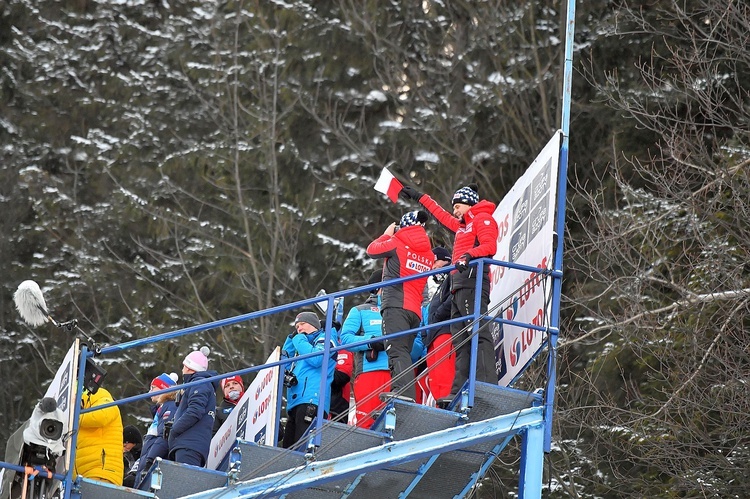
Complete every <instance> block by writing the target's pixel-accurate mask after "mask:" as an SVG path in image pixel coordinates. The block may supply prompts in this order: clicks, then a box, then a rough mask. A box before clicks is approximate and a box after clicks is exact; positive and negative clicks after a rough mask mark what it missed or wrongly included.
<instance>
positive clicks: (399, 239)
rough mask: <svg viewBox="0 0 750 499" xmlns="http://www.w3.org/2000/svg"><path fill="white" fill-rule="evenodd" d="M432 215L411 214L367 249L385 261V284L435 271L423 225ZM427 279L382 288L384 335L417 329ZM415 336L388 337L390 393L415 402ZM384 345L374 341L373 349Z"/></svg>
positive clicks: (394, 224) (415, 212)
mask: <svg viewBox="0 0 750 499" xmlns="http://www.w3.org/2000/svg"><path fill="white" fill-rule="evenodd" d="M428 218H429V216H428V215H427V213H425V212H424V211H410V212H409V213H406V214H405V215H404V216H403V217H401V221H400V222H399V224H398V226H397V225H396V223H395V222H394V223H392V224H391V225H389V226H388V228H387V229H385V232H384V233H383V235H382V236H380V237H378V238H377V239H375V240H374V241H373V242H371V243H370V245H369V246H368V247H367V254H368V255H369V256H370V257H371V258H385V263H384V264H383V282H384V283H385V281H389V280H392V279H398V278H400V277H408V276H412V275H415V274H419V273H421V272H427V271H429V270H432V263H433V259H434V256H433V254H432V245H431V244H430V238H429V237H428V236H427V232H426V231H425V229H424V224H425V222H427V220H428ZM425 284H427V277H423V278H419V279H413V280H411V281H407V282H403V283H401V284H397V285H394V286H388V285H387V284H384V286H383V287H382V288H381V293H382V294H381V305H380V314H381V316H382V317H383V334H385V335H389V334H394V333H398V332H400V331H406V330H407V329H414V328H418V327H419V325H420V323H421V322H422V299H423V298H422V297H423V292H424V287H425ZM415 336H416V335H415V334H407V335H403V336H399V337H397V338H388V339H387V340H386V348H387V349H388V362H389V367H390V370H391V376H392V382H391V390H393V392H395V393H396V394H399V395H402V396H403V397H406V398H409V399H411V400H414V398H415V397H416V390H415V389H414V368H413V367H412V365H411V349H412V345H413V344H414V337H415ZM379 345H382V342H373V343H372V346H373V349H374V348H376V347H378V346H379Z"/></svg>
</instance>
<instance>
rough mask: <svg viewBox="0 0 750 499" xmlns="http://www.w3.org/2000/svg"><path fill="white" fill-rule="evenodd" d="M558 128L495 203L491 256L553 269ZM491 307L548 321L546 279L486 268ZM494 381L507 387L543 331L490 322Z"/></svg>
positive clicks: (509, 316) (507, 315)
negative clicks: (495, 233) (496, 231)
mask: <svg viewBox="0 0 750 499" xmlns="http://www.w3.org/2000/svg"><path fill="white" fill-rule="evenodd" d="M561 136H562V133H561V132H559V131H558V132H557V133H555V135H554V136H553V137H552V139H551V140H550V141H549V142H548V143H547V145H546V146H545V147H544V149H542V152H541V153H539V155H538V156H537V157H536V159H535V160H534V162H533V163H531V165H530V166H529V168H528V170H526V173H524V174H523V176H522V177H521V178H520V179H518V181H517V182H516V183H515V185H514V186H513V187H512V188H511V189H510V191H508V193H507V194H506V195H505V197H504V198H503V200H502V201H501V202H500V204H499V205H498V206H497V209H496V210H495V213H494V215H493V216H494V217H495V220H497V224H498V227H499V229H500V231H499V234H498V238H497V253H496V254H495V260H502V261H506V262H511V263H516V264H519V265H526V266H529V267H536V268H539V269H548V268H552V257H553V255H554V253H553V252H554V248H553V235H554V223H555V216H554V215H555V201H556V199H557V172H558V167H559V164H560V139H561ZM490 284H491V288H490V305H489V306H490V309H492V308H493V307H494V306H496V305H498V304H500V305H501V307H500V309H501V310H502V318H503V319H506V320H511V321H516V322H523V323H526V324H533V325H536V326H545V325H548V320H549V314H550V296H551V293H552V281H551V278H548V277H547V278H545V276H544V275H542V274H537V273H529V272H526V271H521V270H515V269H510V268H507V267H502V266H499V265H493V266H492V268H491V269H490ZM491 328H492V336H493V339H494V341H495V357H496V359H497V369H498V375H499V378H500V381H499V384H500V385H502V386H508V385H509V384H510V383H512V382H513V380H514V379H515V378H516V377H517V376H518V374H520V373H521V372H522V371H523V369H524V368H525V366H526V365H527V364H528V363H529V361H531V359H533V358H534V356H535V355H536V353H537V351H538V350H539V349H540V347H541V346H542V343H543V341H544V339H545V338H544V333H542V332H541V331H537V330H535V329H531V328H524V327H518V326H512V325H508V324H500V323H497V322H495V323H493V324H492V325H491Z"/></svg>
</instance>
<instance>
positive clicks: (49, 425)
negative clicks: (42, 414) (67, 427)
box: [39, 419, 63, 440]
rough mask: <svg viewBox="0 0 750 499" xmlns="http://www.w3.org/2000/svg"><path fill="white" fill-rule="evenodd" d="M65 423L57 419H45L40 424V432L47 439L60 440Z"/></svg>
mask: <svg viewBox="0 0 750 499" xmlns="http://www.w3.org/2000/svg"><path fill="white" fill-rule="evenodd" d="M62 433H63V424H62V422H61V421H57V420H55V419H43V420H42V422H41V423H40V424H39V434H40V435H42V437H44V438H46V439H47V440H59V439H60V437H62Z"/></svg>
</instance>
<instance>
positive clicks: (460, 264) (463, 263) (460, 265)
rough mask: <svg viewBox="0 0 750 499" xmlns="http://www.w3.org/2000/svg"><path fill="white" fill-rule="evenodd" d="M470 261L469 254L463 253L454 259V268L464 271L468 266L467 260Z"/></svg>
mask: <svg viewBox="0 0 750 499" xmlns="http://www.w3.org/2000/svg"><path fill="white" fill-rule="evenodd" d="M470 261H471V255H470V254H468V253H464V254H463V255H461V258H459V259H458V260H456V270H458V271H459V272H466V269H468V268H469V262H470Z"/></svg>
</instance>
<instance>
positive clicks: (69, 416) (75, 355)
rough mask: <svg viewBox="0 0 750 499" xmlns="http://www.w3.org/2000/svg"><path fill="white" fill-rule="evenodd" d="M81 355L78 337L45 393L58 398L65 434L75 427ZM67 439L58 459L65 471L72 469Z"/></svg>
mask: <svg viewBox="0 0 750 499" xmlns="http://www.w3.org/2000/svg"><path fill="white" fill-rule="evenodd" d="M79 357H80V340H79V339H78V338H76V340H75V341H74V342H73V345H71V347H70V348H69V349H68V353H66V354H65V358H64V359H63V361H62V364H61V365H60V367H59V368H58V369H57V372H56V373H55V377H54V378H53V379H52V383H50V385H49V387H47V391H46V392H45V393H44V396H45V397H51V398H53V399H55V400H57V408H58V409H59V410H60V411H61V412H62V415H63V418H64V423H65V427H64V430H63V435H66V434H67V432H68V430H69V429H70V428H73V415H74V414H75V412H74V411H73V404H72V401H73V399H74V398H75V396H76V383H75V379H76V376H77V375H78V359H79ZM63 438H64V439H65V447H66V449H67V452H66V453H65V455H64V456H62V457H60V459H58V460H57V472H58V473H65V472H67V471H68V469H70V467H69V466H70V463H68V460H69V456H70V454H71V443H72V441H73V439H72V438H68V437H67V436H65V437H63Z"/></svg>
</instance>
